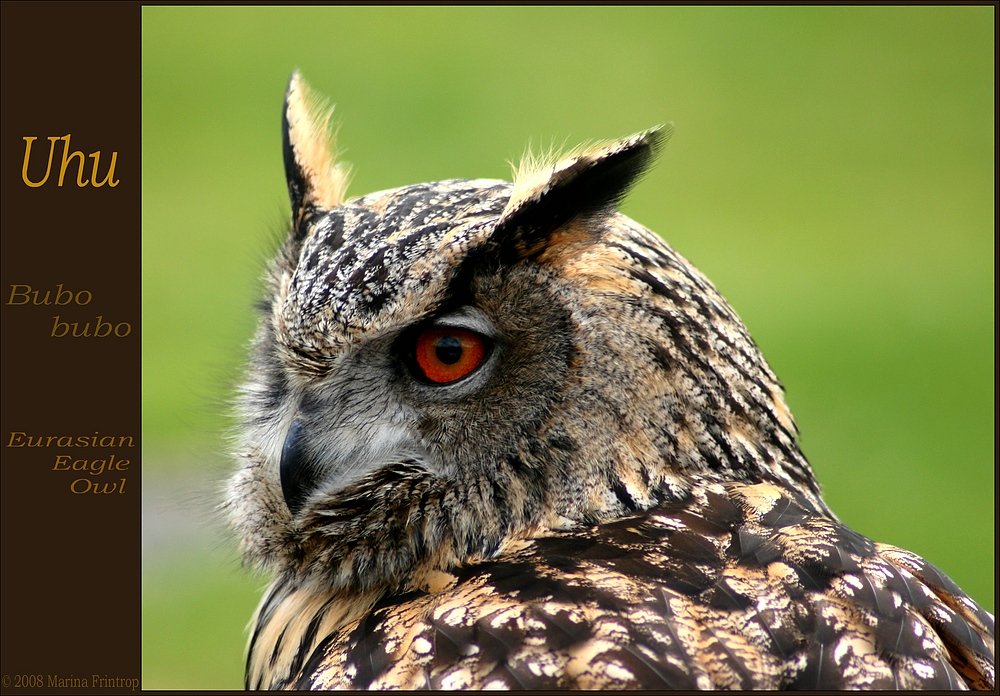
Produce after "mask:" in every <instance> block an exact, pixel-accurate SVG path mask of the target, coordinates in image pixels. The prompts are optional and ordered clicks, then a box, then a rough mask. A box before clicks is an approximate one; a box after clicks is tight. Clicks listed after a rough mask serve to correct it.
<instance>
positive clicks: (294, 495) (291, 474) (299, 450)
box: [279, 418, 321, 517]
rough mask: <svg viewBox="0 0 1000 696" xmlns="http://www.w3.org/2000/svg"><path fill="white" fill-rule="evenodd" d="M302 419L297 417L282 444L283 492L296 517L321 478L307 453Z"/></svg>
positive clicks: (318, 470) (281, 471) (280, 468)
mask: <svg viewBox="0 0 1000 696" xmlns="http://www.w3.org/2000/svg"><path fill="white" fill-rule="evenodd" d="M303 431H304V427H303V424H302V420H301V419H300V418H296V419H295V420H294V421H292V426H291V427H290V428H289V429H288V434H287V435H285V443H284V444H283V445H282V446H281V462H280V464H279V471H280V474H281V494H282V495H283V496H284V498H285V504H286V505H287V506H288V510H289V511H290V512H291V513H292V517H295V516H296V515H298V514H299V512H300V511H301V510H302V507H303V505H305V502H306V499H307V498H308V497H309V494H310V493H311V492H312V491H313V490H315V488H316V485H317V484H318V483H319V479H320V473H321V472H320V468H319V466H317V464H316V463H315V462H313V461H312V460H311V458H310V457H309V456H308V454H307V453H306V450H305V447H304V443H305V438H304V436H303Z"/></svg>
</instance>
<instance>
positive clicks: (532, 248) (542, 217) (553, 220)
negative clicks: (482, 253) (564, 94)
mask: <svg viewBox="0 0 1000 696" xmlns="http://www.w3.org/2000/svg"><path fill="white" fill-rule="evenodd" d="M671 132H672V128H671V127H670V126H665V127H664V126H660V127H656V128H651V129H649V130H647V131H643V132H642V133H637V134H635V135H632V136H630V137H628V138H624V139H622V140H618V141H614V142H611V143H607V144H604V145H597V146H592V147H586V148H581V149H579V150H576V151H574V152H571V153H570V154H568V155H566V156H565V157H563V158H562V159H560V160H559V161H558V162H556V163H555V164H551V163H548V164H546V163H544V162H539V161H537V160H536V159H534V158H531V157H530V156H529V157H527V158H526V160H525V162H522V164H521V165H520V166H519V167H518V168H517V172H516V174H515V177H514V189H513V192H512V193H511V197H510V200H509V201H508V202H507V207H506V208H504V211H503V213H501V215H500V219H499V220H498V222H497V226H496V228H495V230H494V233H493V242H494V244H495V245H497V246H499V247H503V248H505V249H508V250H512V251H513V252H514V253H515V255H516V256H517V257H520V258H523V257H526V256H533V255H535V254H537V253H539V252H540V251H542V250H543V249H544V248H545V247H546V245H547V243H548V240H549V237H550V235H551V234H552V232H554V231H556V230H558V229H559V228H560V227H562V226H563V225H565V224H566V223H568V222H569V221H570V220H572V219H574V218H586V217H589V216H591V215H594V214H596V213H600V212H603V211H606V210H608V209H611V208H614V207H615V206H617V205H618V203H619V202H620V201H621V199H622V198H624V197H625V194H626V193H627V192H628V190H629V188H630V187H631V186H632V184H634V183H635V181H636V180H637V179H638V178H639V176H640V175H642V173H643V172H644V171H645V170H646V168H647V167H648V166H649V164H650V162H651V160H652V159H653V157H654V156H655V155H656V152H657V151H658V150H659V148H660V147H661V146H662V144H663V143H664V142H665V141H666V140H667V138H669V137H670V134H671Z"/></svg>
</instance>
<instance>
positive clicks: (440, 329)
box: [414, 326, 489, 384]
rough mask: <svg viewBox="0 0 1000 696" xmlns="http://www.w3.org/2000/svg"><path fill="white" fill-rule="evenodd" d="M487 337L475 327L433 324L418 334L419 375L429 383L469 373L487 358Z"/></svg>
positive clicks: (417, 362) (452, 379)
mask: <svg viewBox="0 0 1000 696" xmlns="http://www.w3.org/2000/svg"><path fill="white" fill-rule="evenodd" d="M488 349H489V339H487V338H486V337H485V336H482V335H480V334H478V333H476V332H475V331H470V330H468V329H461V328H458V327H452V326H432V327H430V328H426V329H424V330H423V331H421V332H420V333H419V334H418V335H417V340H416V345H415V351H414V357H415V362H416V369H417V372H418V373H419V376H420V377H422V378H423V379H425V380H427V381H428V382H430V383H432V384H450V383H451V382H457V381H458V380H460V379H462V378H463V377H468V376H469V375H471V374H472V373H473V372H475V371H476V370H477V369H479V367H480V366H481V365H482V364H483V363H484V362H486V358H487V353H488Z"/></svg>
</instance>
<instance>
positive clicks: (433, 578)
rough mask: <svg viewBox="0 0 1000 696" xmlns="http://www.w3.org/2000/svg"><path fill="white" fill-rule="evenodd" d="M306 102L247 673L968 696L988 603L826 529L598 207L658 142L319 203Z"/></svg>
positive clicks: (717, 338)
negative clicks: (506, 176)
mask: <svg viewBox="0 0 1000 696" xmlns="http://www.w3.org/2000/svg"><path fill="white" fill-rule="evenodd" d="M328 118H329V116H328V115H326V116H324V113H323V111H322V110H321V109H318V108H316V107H315V106H314V103H313V101H311V100H310V98H309V96H308V91H307V87H306V85H305V83H304V82H303V80H302V79H301V78H300V77H299V76H298V75H297V74H296V75H293V77H292V79H291V82H290V84H289V87H288V91H287V94H286V98H285V104H284V111H283V151H284V163H285V173H286V177H287V183H288V192H289V196H290V199H291V211H292V220H291V231H290V233H289V234H288V236H287V239H286V240H285V242H284V244H283V246H282V247H281V249H280V252H279V253H278V255H277V258H276V259H275V260H274V262H273V263H272V265H271V267H270V269H269V272H268V274H267V289H266V294H265V300H264V301H263V302H262V303H261V305H260V321H259V326H258V328H257V332H256V335H255V337H254V339H253V341H252V346H251V350H250V361H249V369H248V371H247V377H246V381H245V384H244V385H243V387H242V390H241V392H240V395H239V397H238V398H239V413H240V432H239V435H238V436H237V443H238V445H237V446H238V449H237V459H238V466H237V469H236V471H235V473H234V474H233V475H232V477H231V479H230V480H229V483H228V488H227V492H226V501H225V503H224V507H225V508H226V509H227V512H228V515H229V517H230V519H231V521H232V525H233V528H234V530H235V533H236V535H237V536H238V538H239V539H240V544H241V547H242V553H243V555H244V557H245V559H246V561H247V563H248V564H250V565H252V566H254V567H257V568H259V569H263V570H264V571H266V572H267V573H269V574H270V576H271V577H272V578H273V580H272V581H271V584H270V586H269V588H268V589H267V591H266V593H265V594H264V597H263V599H262V601H261V603H260V606H259V607H258V609H257V612H256V615H255V616H254V618H253V620H252V623H251V630H250V639H249V650H248V655H247V662H246V686H247V688H250V689H369V688H372V689H375V688H404V689H417V688H427V689H435V690H437V689H468V688H512V689H513V688H532V689H548V688H578V689H621V688H657V689H664V688H671V689H672V688H678V689H785V688H790V689H796V688H799V689H854V688H872V689H910V688H933V689H963V688H974V689H993V688H994V684H995V682H994V619H993V616H992V615H991V614H989V613H988V612H986V611H984V610H983V609H982V608H981V607H980V606H978V605H977V604H976V602H974V601H973V600H972V599H970V598H969V597H968V596H967V595H966V594H965V593H964V592H963V591H962V590H961V589H959V588H958V587H957V586H956V585H955V584H954V583H953V582H952V581H951V580H950V579H949V578H948V577H947V576H946V575H944V574H943V573H942V572H941V571H939V570H937V569H936V568H935V567H934V566H932V565H931V564H930V563H928V562H926V561H924V560H923V559H921V558H920V557H918V556H917V555H915V554H913V553H911V552H909V551H906V550H904V549H900V548H896V547H893V546H890V545H887V544H881V543H877V542H874V541H872V540H871V539H868V538H866V537H864V536H862V535H861V534H858V533H856V532H854V531H852V530H851V529H850V528H848V527H847V526H845V525H844V524H843V523H841V522H840V521H838V519H837V517H836V516H835V515H834V514H833V513H832V512H831V511H830V509H829V508H828V507H827V505H826V504H825V503H824V501H823V498H822V497H821V495H820V488H819V485H818V483H817V481H816V479H815V477H814V475H813V472H812V470H811V468H810V466H809V463H808V462H807V461H806V459H805V457H804V456H803V454H802V452H801V451H800V448H799V444H798V437H797V429H796V425H795V422H794V420H793V418H792V415H791V413H790V412H789V409H788V406H787V405H786V403H785V398H784V395H783V390H782V387H781V385H780V383H779V382H778V379H777V378H776V377H775V375H774V373H773V372H772V370H771V369H770V367H769V366H768V364H767V362H766V361H765V360H764V358H763V357H762V356H761V354H760V351H759V350H758V348H757V346H756V345H755V344H754V342H753V340H752V339H751V337H750V336H749V334H748V333H747V330H746V328H745V327H744V325H743V323H742V322H741V321H740V319H739V317H738V316H737V315H736V313H735V312H734V311H733V310H732V308H730V306H729V305H728V304H727V302H726V301H725V300H724V299H723V298H722V297H721V296H720V295H719V293H718V292H717V291H716V289H715V288H714V287H713V286H712V284H711V283H710V282H709V281H708V280H706V278H705V277H704V276H703V275H702V274H701V273H699V272H698V271H697V270H696V269H695V268H694V267H693V266H692V265H691V264H690V263H689V262H688V261H686V260H685V259H684V258H682V257H681V256H680V255H679V254H678V253H676V252H675V251H674V250H673V249H671V248H670V247H669V246H667V245H666V244H665V243H664V242H663V241H662V240H661V239H660V238H659V237H658V236H657V235H655V234H653V233H652V232H651V231H649V230H648V229H646V228H645V227H643V226H642V225H640V224H639V223H637V222H635V221H633V220H631V219H629V218H628V217H626V216H624V215H622V214H621V213H619V212H617V211H616V206H617V204H618V203H619V201H620V200H621V199H622V197H623V196H624V195H625V193H626V191H627V190H628V189H629V187H630V186H631V185H632V184H633V183H634V182H635V181H636V179H637V178H639V177H640V176H641V175H642V173H643V171H644V170H645V169H646V168H647V166H648V165H649V164H650V161H651V160H652V158H653V157H654V155H655V153H656V151H657V149H658V147H659V145H660V144H661V142H662V141H663V140H664V138H665V135H666V133H665V131H664V129H652V130H649V131H646V132H643V133H639V134H637V135H633V136H631V137H627V138H625V139H622V140H619V141H616V142H611V143H607V144H602V145H596V146H591V147H586V148H582V149H579V150H577V151H574V152H572V153H570V154H568V155H567V156H566V157H564V158H563V159H559V160H558V161H541V160H533V161H529V162H527V163H526V164H524V165H522V166H521V167H519V168H518V171H517V172H516V174H515V176H514V177H513V183H510V182H506V181H497V180H489V179H456V180H448V181H439V182H433V183H424V184H417V185H413V186H404V187H402V188H396V189H392V190H387V191H380V192H377V193H371V194H368V195H366V196H362V197H359V198H353V199H347V198H346V197H345V189H346V178H347V176H346V171H345V169H344V167H343V166H341V165H339V164H337V163H336V161H335V160H334V158H333V156H332V155H331V148H330V145H329V143H328Z"/></svg>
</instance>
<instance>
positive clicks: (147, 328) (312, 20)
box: [142, 6, 995, 689]
mask: <svg viewBox="0 0 1000 696" xmlns="http://www.w3.org/2000/svg"><path fill="white" fill-rule="evenodd" d="M142 17H143V65H142V69H143V134H144V139H143V183H144V186H143V244H144V252H143V355H144V374H143V427H144V431H143V442H144V448H145V451H144V461H145V467H144V472H143V478H144V520H143V525H144V561H143V563H144V567H143V574H144V581H143V582H144V588H143V589H144V592H143V612H144V614H143V616H144V622H143V654H144V661H143V675H144V687H145V688H148V689H157V688H236V687H239V686H240V684H241V673H242V659H243V647H244V643H245V633H244V626H245V623H246V621H247V620H248V618H249V616H250V613H251V611H252V609H253V607H254V605H255V602H256V601H257V598H258V597H259V594H260V591H261V587H262V586H263V584H264V582H265V580H264V579H263V578H259V577H251V576H249V575H248V574H247V573H245V572H243V571H242V570H241V569H240V568H239V565H238V562H237V560H236V559H235V558H234V555H233V553H232V550H231V549H232V546H233V544H232V542H231V541H230V540H228V539H226V537H225V535H224V534H223V533H222V532H221V531H220V529H221V525H220V524H219V522H218V520H217V519H216V517H215V516H214V514H213V513H212V512H211V507H212V505H213V504H214V502H215V499H216V498H215V496H216V491H217V487H218V486H217V483H218V481H220V480H221V479H222V478H224V476H225V475H226V471H227V468H228V466H229V464H228V462H227V461H226V458H225V455H224V452H225V449H226V444H225V440H224V438H223V437H222V434H221V433H222V432H223V431H224V429H225V428H226V426H227V425H228V421H227V419H226V416H225V409H224V403H225V399H226V398H227V396H228V394H229V390H230V385H231V384H232V382H233V381H234V380H235V379H236V378H237V376H238V374H239V364H240V361H241V359H242V351H243V348H244V345H245V343H246V341H247V339H248V338H249V336H250V333H251V330H252V325H251V320H252V312H251V310H250V307H251V304H252V302H253V301H254V299H255V298H256V296H257V292H258V289H257V287H258V286H257V279H258V276H259V274H260V271H261V268H262V265H263V262H264V259H265V258H266V256H267V254H268V252H269V250H270V249H271V248H272V246H273V242H274V239H275V235H276V234H277V233H278V232H279V231H280V230H281V228H282V226H283V220H284V219H285V217H286V216H287V202H286V195H285V190H284V180H283V175H282V163H281V156H280V132H279V122H280V121H279V117H280V114H279V111H280V103H281V98H282V92H283V90H284V87H285V83H286V80H287V79H288V75H289V73H290V72H291V70H292V69H293V68H294V67H299V68H301V69H302V70H303V72H304V74H305V76H306V77H307V79H308V80H309V81H310V82H311V83H312V84H313V86H314V88H315V89H316V90H317V91H318V92H321V93H324V94H327V95H330V97H331V98H332V99H333V100H334V101H335V102H336V104H337V105H338V111H337V115H338V119H339V121H340V123H341V124H342V126H341V128H340V142H341V144H342V146H343V147H344V149H345V150H346V153H345V158H346V159H347V160H349V161H350V162H351V163H353V165H354V178H353V183H352V187H351V190H352V192H353V193H355V194H360V193H365V192H369V191H373V190H377V189H383V188H388V187H392V186H397V185H403V184H407V183H414V182H418V181H425V180H433V179H441V178H450V177H501V178H506V177H507V176H508V174H509V167H508V165H507V161H508V160H516V159H517V158H518V157H519V156H520V154H521V153H522V152H523V150H524V148H525V145H526V144H527V143H528V142H529V141H530V142H532V143H534V144H535V145H542V146H548V145H549V144H551V143H556V144H561V143H564V142H565V143H566V144H569V145H572V144H576V143H578V142H580V141H584V140H592V139H602V138H611V137H617V136H621V135H625V134H628V133H631V132H634V131H637V130H640V129H643V128H646V127H648V126H650V125H652V124H655V123H660V122H663V121H673V122H674V123H675V125H676V134H675V136H674V138H673V140H672V141H671V143H670V144H669V145H668V147H667V148H666V149H665V151H664V153H663V155H662V156H661V158H660V161H659V163H658V165H657V166H656V168H655V169H654V170H653V171H652V172H651V173H650V175H649V176H648V177H647V178H646V179H645V180H644V181H643V182H642V183H641V184H640V185H639V186H638V187H637V189H636V190H635V191H634V193H633V194H632V196H631V197H630V199H629V200H628V201H627V203H626V205H625V211H626V212H627V213H628V214H630V215H632V216H633V217H635V218H637V219H639V220H640V221H641V222H643V223H644V224H646V225H647V226H649V227H651V228H652V229H654V230H656V231H658V232H660V233H661V234H663V235H664V236H665V238H666V239H668V240H669V241H670V243H671V244H672V245H673V246H674V247H675V248H677V249H678V250H679V251H680V252H681V253H682V254H684V255H686V256H687V257H688V258H689V259H691V260H692V261H693V262H694V263H695V264H696V265H698V266H699V267H700V268H701V269H702V270H704V271H705V272H706V273H707V274H708V276H709V277H710V278H712V279H713V281H714V282H715V283H716V284H717V285H718V287H719V288H720V290H721V291H722V292H723V294H725V295H726V296H727V297H728V298H729V300H730V301H731V303H732V304H733V305H734V306H735V307H736V309H737V311H739V312H740V313H741V315H742V316H743V318H744V320H745V321H746V323H747V324H748V325H749V327H750V330H751V332H752V333H753V335H754V336H755V338H756V340H757V341H758V343H759V344H760V345H761V347H762V349H763V350H764V353H765V354H766V355H767V356H768V359H769V360H770V362H771V364H772V366H773V367H774V369H775V370H776V372H777V373H778V374H779V376H780V377H781V378H782V380H783V382H784V383H785V386H786V388H787V390H788V397H789V401H790V403H791V406H792V409H793V411H794V412H795V413H796V416H797V418H798V422H799V425H800V427H801V429H802V440H803V447H804V450H805V452H806V454H807V455H808V456H809V457H810V460H811V461H812V463H813V465H814V466H815V469H816V471H817V475H818V477H819V479H820V481H821V482H822V483H823V485H824V490H825V492H826V496H827V499H828V501H829V502H830V504H831V505H832V507H833V509H834V510H835V511H837V512H838V514H839V515H840V516H841V517H842V519H844V520H845V521H846V522H848V523H849V524H851V525H852V526H854V527H855V528H856V529H858V530H859V531H861V532H863V533H864V534H867V535H869V536H872V537H874V538H875V539H877V540H880V541H885V542H889V543H893V544H896V545H900V546H904V547H907V548H910V549H913V550H914V551H916V552H918V553H920V554H922V555H923V556H925V557H926V558H928V559H929V560H931V561H932V562H934V563H936V564H937V565H939V566H940V567H941V568H943V569H944V570H945V571H946V572H947V573H948V574H950V575H951V576H952V577H953V578H954V579H955V580H956V581H957V582H958V583H959V584H960V585H962V586H963V587H964V588H965V589H966V590H967V591H969V592H970V593H971V594H972V595H973V596H974V597H975V598H977V599H978V600H979V601H980V602H982V603H983V604H984V605H985V606H987V607H988V608H990V609H991V610H992V608H993V606H994V597H993V591H994V493H993V491H994V404H993V401H994V320H993V317H994V265H993V258H994V234H993V231H994V213H993V211H994V208H993V202H994V200H993V190H994V185H995V182H994V167H993V163H994V106H993V104H994V88H993V85H994V67H993V65H994V54H993V51H994V45H993V22H994V8H992V7H971V8H970V7H966V8H933V7H892V8H857V7H854V8H846V7H807V8H759V7H758V8H725V7H700V8H680V7H647V8H617V9H616V8H599V7H587V8H531V7H506V8H447V7H422V8H374V7H366V8H347V7H314V8H264V7H251V8H237V7H229V8H206V7H149V6H147V7H144V8H143V13H142Z"/></svg>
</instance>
